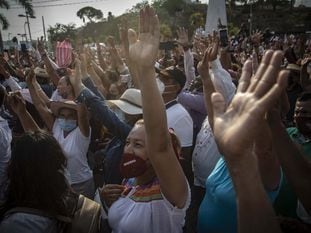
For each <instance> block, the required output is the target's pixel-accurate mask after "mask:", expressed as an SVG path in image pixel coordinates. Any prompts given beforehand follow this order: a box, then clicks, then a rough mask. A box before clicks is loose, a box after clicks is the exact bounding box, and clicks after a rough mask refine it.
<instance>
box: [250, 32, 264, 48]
mask: <svg viewBox="0 0 311 233" xmlns="http://www.w3.org/2000/svg"><path fill="white" fill-rule="evenodd" d="M262 37H263V34H262V33H261V31H258V30H257V31H256V32H255V33H253V35H252V36H251V41H252V43H253V44H254V46H259V44H260V41H261V39H262Z"/></svg>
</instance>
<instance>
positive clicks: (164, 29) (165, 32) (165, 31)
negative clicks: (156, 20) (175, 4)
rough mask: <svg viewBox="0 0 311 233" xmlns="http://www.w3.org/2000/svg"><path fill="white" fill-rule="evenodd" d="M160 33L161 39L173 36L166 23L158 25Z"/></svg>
mask: <svg viewBox="0 0 311 233" xmlns="http://www.w3.org/2000/svg"><path fill="white" fill-rule="evenodd" d="M160 33H161V36H163V39H171V38H172V36H173V33H172V30H171V27H170V26H169V25H167V24H161V25H160Z"/></svg>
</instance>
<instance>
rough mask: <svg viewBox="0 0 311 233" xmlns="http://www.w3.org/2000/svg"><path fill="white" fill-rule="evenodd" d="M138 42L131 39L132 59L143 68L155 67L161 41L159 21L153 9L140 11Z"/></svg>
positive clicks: (148, 8)
mask: <svg viewBox="0 0 311 233" xmlns="http://www.w3.org/2000/svg"><path fill="white" fill-rule="evenodd" d="M139 30H140V31H139V32H140V33H139V36H138V40H136V41H133V40H132V39H133V38H130V36H132V35H129V42H130V48H129V50H130V59H131V60H132V61H133V62H135V63H136V64H139V66H140V67H141V68H144V67H148V68H151V67H154V64H155V61H156V58H157V54H158V49H159V41H160V27H159V20H158V17H157V15H156V14H155V12H154V10H153V8H151V7H149V6H146V8H145V9H142V10H141V11H140V23H139Z"/></svg>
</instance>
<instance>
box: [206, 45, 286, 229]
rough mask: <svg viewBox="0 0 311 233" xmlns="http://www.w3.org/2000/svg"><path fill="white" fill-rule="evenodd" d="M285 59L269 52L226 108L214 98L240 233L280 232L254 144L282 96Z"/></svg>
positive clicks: (217, 134) (217, 130)
mask: <svg viewBox="0 0 311 233" xmlns="http://www.w3.org/2000/svg"><path fill="white" fill-rule="evenodd" d="M282 58H283V56H282V53H281V52H280V51H277V52H273V51H268V52H267V53H266V54H265V56H264V58H263V60H262V62H261V64H260V67H259V69H258V71H257V72H256V74H255V77H254V78H253V79H252V80H251V81H250V77H251V70H248V69H247V70H244V71H243V73H244V72H249V73H250V74H249V75H244V76H243V74H242V76H243V77H244V80H242V81H243V82H242V83H241V85H240V86H239V88H238V92H237V94H236V95H235V96H234V98H233V100H232V102H231V104H230V105H229V106H228V108H226V103H225V100H224V97H222V95H221V94H219V93H215V94H213V95H212V103H213V111H214V135H215V139H216V142H217V145H218V148H219V150H220V152H221V153H222V154H223V155H224V158H225V160H226V163H227V166H228V169H229V172H230V175H231V177H232V180H233V184H234V188H235V191H236V195H237V196H236V197H237V206H238V230H239V232H240V233H242V232H243V233H244V232H258V233H259V232H266V233H268V232H271V233H272V232H281V231H280V227H279V225H278V223H277V221H276V217H275V214H274V212H273V208H272V206H271V204H270V202H269V200H268V197H267V195H266V191H265V189H264V186H263V184H262V180H261V177H260V173H259V169H258V164H257V161H256V158H255V156H254V154H253V150H252V148H253V143H254V140H255V138H256V136H257V132H258V131H259V130H260V127H261V124H260V123H261V122H262V120H263V118H264V115H265V113H266V112H267V111H268V110H269V109H270V108H271V107H272V106H273V104H274V103H275V102H276V101H277V99H278V98H279V97H280V96H281V93H282V91H283V89H284V88H285V86H286V82H287V80H286V76H287V73H286V72H279V70H280V64H281V60H282Z"/></svg>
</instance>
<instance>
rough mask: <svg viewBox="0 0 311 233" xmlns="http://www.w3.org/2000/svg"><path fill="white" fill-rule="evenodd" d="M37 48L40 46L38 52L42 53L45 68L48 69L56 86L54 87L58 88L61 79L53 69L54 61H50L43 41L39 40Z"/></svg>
mask: <svg viewBox="0 0 311 233" xmlns="http://www.w3.org/2000/svg"><path fill="white" fill-rule="evenodd" d="M37 43H38V44H37V46H38V51H39V53H40V56H41V59H42V60H43V61H44V64H45V67H46V71H47V73H48V74H49V76H50V78H51V79H52V82H53V84H54V86H55V87H56V86H57V85H58V81H59V79H60V77H59V76H58V74H57V72H56V70H55V69H54V67H53V64H52V61H51V60H50V58H49V56H48V54H47V52H46V50H45V48H44V45H43V40H42V39H41V40H38V42H37Z"/></svg>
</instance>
